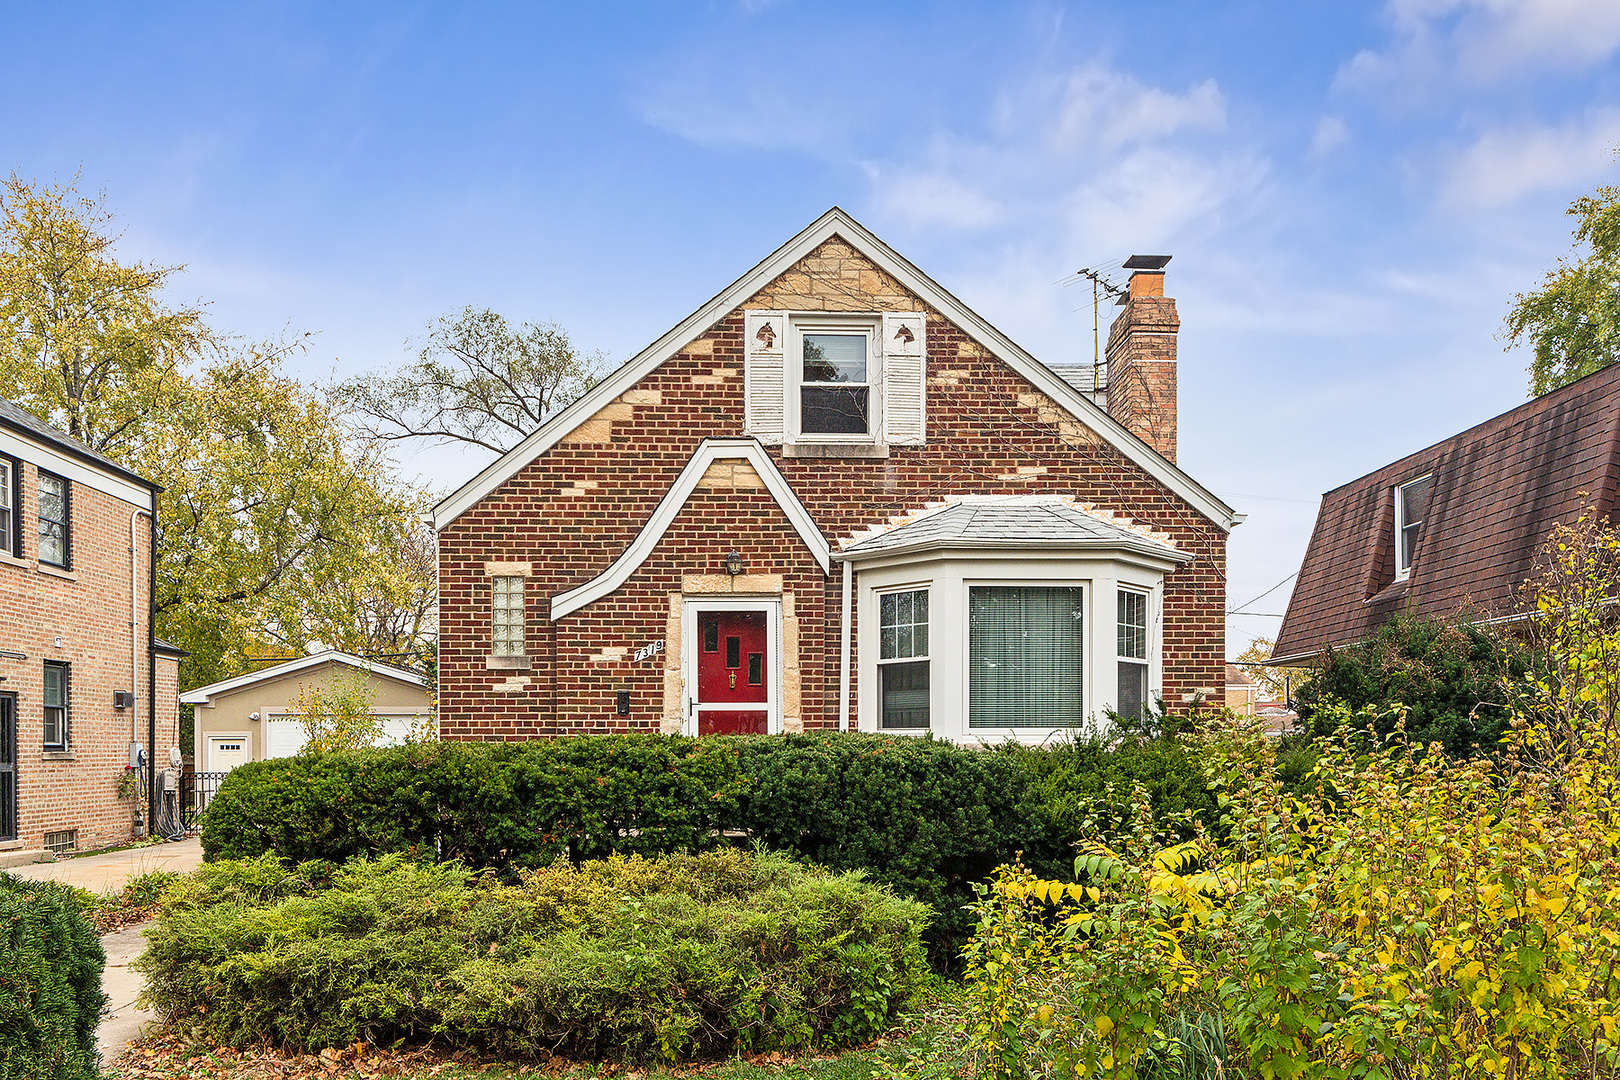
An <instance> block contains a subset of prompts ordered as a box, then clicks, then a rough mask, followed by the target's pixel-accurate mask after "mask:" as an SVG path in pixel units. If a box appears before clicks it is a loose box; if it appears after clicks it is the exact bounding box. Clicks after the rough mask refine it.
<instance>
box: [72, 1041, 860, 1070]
mask: <svg viewBox="0 0 1620 1080" xmlns="http://www.w3.org/2000/svg"><path fill="white" fill-rule="evenodd" d="M852 1052H854V1051H852ZM834 1056H836V1055H824V1056H823V1055H804V1056H803V1057H795V1056H793V1055H792V1054H783V1053H779V1052H771V1053H764V1054H749V1055H744V1056H743V1057H742V1058H741V1061H743V1062H746V1063H747V1064H750V1065H754V1066H758V1067H761V1068H774V1069H782V1068H787V1067H791V1066H793V1065H795V1064H808V1063H810V1062H813V1061H829V1060H831V1059H832V1057H834ZM737 1063H738V1062H737V1061H736V1060H727V1061H706V1062H694V1063H691V1064H688V1065H681V1066H675V1067H673V1068H661V1069H659V1070H658V1072H659V1073H660V1074H662V1075H664V1076H676V1077H697V1076H700V1075H702V1074H704V1073H708V1072H712V1071H715V1070H718V1069H722V1068H726V1067H730V1066H735V1065H736V1064H737ZM571 1072H577V1073H580V1074H582V1075H591V1076H597V1077H618V1078H620V1080H647V1071H646V1070H645V1069H642V1068H634V1067H627V1066H624V1065H619V1064H612V1063H605V1064H589V1063H583V1062H578V1061H572V1060H569V1059H567V1058H559V1057H553V1058H549V1059H545V1060H541V1061H528V1062H523V1061H506V1060H494V1059H489V1058H484V1057H480V1056H478V1055H476V1054H472V1053H469V1052H467V1051H453V1052H452V1051H444V1050H436V1049H434V1048H432V1047H420V1046H419V1047H412V1048H402V1049H397V1050H392V1049H388V1048H385V1047H376V1046H370V1045H368V1044H366V1043H356V1044H354V1045H353V1046H349V1047H344V1048H343V1049H341V1050H339V1049H326V1050H322V1051H320V1052H319V1053H313V1054H300V1053H282V1052H280V1051H277V1050H274V1049H272V1048H270V1047H262V1046H261V1047H250V1048H248V1049H245V1050H238V1049H235V1048H233V1047H208V1046H203V1045H199V1044H198V1043H197V1042H195V1041H194V1040H192V1039H190V1038H188V1037H186V1036H183V1035H179V1034H158V1035H153V1036H148V1037H146V1038H143V1039H139V1040H137V1041H136V1042H134V1043H131V1044H130V1046H129V1048H128V1049H127V1050H125V1051H124V1053H123V1054H121V1055H119V1057H118V1058H117V1059H116V1060H115V1061H113V1062H112V1063H111V1064H110V1065H109V1066H108V1069H107V1071H106V1072H105V1073H104V1074H103V1076H104V1077H106V1078H108V1080H194V1078H195V1080H201V1078H203V1077H208V1078H210V1080H214V1078H220V1080H373V1078H380V1077H409V1078H437V1077H440V1075H441V1074H447V1075H450V1076H456V1077H475V1076H478V1075H479V1074H486V1075H490V1076H497V1077H535V1078H536V1080H541V1078H547V1077H560V1076H562V1075H564V1074H566V1073H571Z"/></svg>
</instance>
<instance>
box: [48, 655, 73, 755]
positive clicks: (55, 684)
mask: <svg viewBox="0 0 1620 1080" xmlns="http://www.w3.org/2000/svg"><path fill="white" fill-rule="evenodd" d="M42 696H43V698H44V704H45V748H46V749H47V750H62V749H65V748H66V747H67V743H68V666H67V665H66V664H58V663H56V662H55V661H51V660H47V661H45V686H44V693H43V695H42Z"/></svg>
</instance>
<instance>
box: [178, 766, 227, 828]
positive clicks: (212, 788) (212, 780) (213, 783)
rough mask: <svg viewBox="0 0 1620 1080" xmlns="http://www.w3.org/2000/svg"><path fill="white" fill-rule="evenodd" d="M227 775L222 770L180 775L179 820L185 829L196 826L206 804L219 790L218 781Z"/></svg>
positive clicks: (206, 808) (206, 809) (205, 809)
mask: <svg viewBox="0 0 1620 1080" xmlns="http://www.w3.org/2000/svg"><path fill="white" fill-rule="evenodd" d="M227 775H228V774H227V773H222V772H188V773H186V774H185V775H184V776H183V777H181V781H180V782H181V785H182V787H181V790H180V806H181V822H182V823H183V824H184V825H185V827H186V828H187V829H195V828H196V827H197V823H198V822H199V821H200V820H202V816H203V814H205V813H206V812H207V811H208V804H209V803H210V802H212V801H213V799H214V796H215V795H216V794H217V793H218V792H219V784H220V781H222V780H224V779H225V777H226V776H227Z"/></svg>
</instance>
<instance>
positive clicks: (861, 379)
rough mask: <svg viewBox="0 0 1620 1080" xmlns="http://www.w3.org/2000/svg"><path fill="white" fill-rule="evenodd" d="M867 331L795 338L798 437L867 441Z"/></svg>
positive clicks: (805, 334)
mask: <svg viewBox="0 0 1620 1080" xmlns="http://www.w3.org/2000/svg"><path fill="white" fill-rule="evenodd" d="M871 337H872V335H871V332H870V330H863V331H842V332H838V333H832V332H826V331H809V330H806V331H804V332H802V333H800V335H799V343H800V353H801V360H802V363H801V366H800V382H799V402H798V404H799V434H801V435H810V436H817V437H822V436H831V437H833V438H838V437H842V436H852V435H853V436H864V437H870V436H871V434H872V431H873V428H872V421H873V417H872V383H871V379H870V376H871V375H872V374H873V372H872V366H873V365H872V364H871V363H870V359H871V357H870V353H871V349H870V345H871Z"/></svg>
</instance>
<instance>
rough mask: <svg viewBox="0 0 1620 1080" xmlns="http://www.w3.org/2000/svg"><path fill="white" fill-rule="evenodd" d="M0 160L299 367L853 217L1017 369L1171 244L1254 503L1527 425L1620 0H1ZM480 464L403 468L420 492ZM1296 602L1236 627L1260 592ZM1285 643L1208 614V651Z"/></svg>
mask: <svg viewBox="0 0 1620 1080" xmlns="http://www.w3.org/2000/svg"><path fill="white" fill-rule="evenodd" d="M6 26H7V38H8V42H7V49H6V55H7V63H6V65H5V66H4V67H3V68H0V98H3V99H4V100H5V101H6V102H8V104H9V105H10V107H9V108H8V109H7V110H6V111H7V121H6V124H5V125H4V126H3V127H0V169H15V170H16V171H17V172H19V173H20V174H22V175H23V176H25V177H33V178H38V179H41V180H49V179H59V180H61V179H67V178H69V177H71V176H72V175H73V174H74V173H76V172H77V173H79V174H80V176H81V186H82V187H83V188H85V189H88V190H100V191H104V192H105V194H106V198H107V203H108V205H109V207H110V208H111V209H113V210H114V211H115V212H116V213H117V215H118V217H119V220H120V222H121V224H122V225H123V226H124V230H125V231H124V236H123V240H122V243H121V251H122V252H123V253H124V254H125V255H127V256H129V257H133V258H139V259H143V260H150V261H155V262H160V263H169V264H176V263H183V264H185V265H186V266H187V268H188V269H187V270H186V272H185V273H184V274H183V275H181V276H180V277H178V278H177V279H176V284H175V288H174V294H175V297H176V298H177V299H187V300H191V299H202V300H205V301H207V302H208V303H209V305H210V312H211V318H212V320H213V322H214V323H215V324H216V325H217V326H219V327H220V328H221V329H224V330H227V331H230V332H232V333H236V334H240V335H243V336H245V337H250V338H258V337H265V336H272V335H278V334H282V333H284V332H292V333H296V332H303V331H313V332H315V334H316V337H315V338H314V339H313V340H314V345H313V347H312V349H311V350H310V351H309V352H308V353H307V354H306V355H305V356H304V357H303V358H301V359H300V360H298V361H297V362H296V366H297V368H298V370H299V371H300V373H301V374H303V375H304V376H306V377H308V378H311V379H325V378H329V377H332V376H334V375H335V376H339V377H341V376H345V375H348V374H352V373H356V372H359V371H364V370H369V369H374V368H378V367H383V366H387V365H391V364H394V363H397V362H399V361H400V360H402V359H403V358H405V357H406V356H408V355H409V350H408V349H407V347H406V344H405V343H406V341H407V339H410V338H413V337H415V336H418V335H420V333H421V331H422V329H423V327H424V326H425V324H426V323H427V322H428V321H429V320H430V319H432V318H433V317H435V316H438V315H441V314H444V313H447V312H451V311H453V310H455V309H457V308H459V307H460V306H462V305H465V304H478V305H488V306H490V307H493V308H495V309H496V310H499V311H501V312H503V313H505V314H507V315H508V316H509V317H512V318H514V319H519V320H555V321H557V322H559V323H561V324H563V325H564V326H565V327H567V328H568V329H569V331H570V332H571V333H572V335H573V337H574V339H575V341H576V342H577V343H578V344H579V345H581V346H582V347H584V348H586V349H600V350H603V351H604V352H606V353H607V354H608V356H609V357H610V359H611V360H613V361H615V362H617V361H620V360H623V359H625V358H627V357H628V356H630V355H632V354H633V353H635V352H636V351H638V350H639V349H641V348H642V347H643V346H644V345H646V344H647V343H648V342H649V341H651V340H652V339H653V338H655V337H657V336H658V335H659V334H660V333H662V332H663V331H664V330H666V329H667V328H668V327H669V326H671V325H673V324H674V323H675V322H677V321H678V320H680V319H681V318H682V317H684V316H685V315H686V314H688V313H689V312H690V311H691V310H693V309H694V308H696V307H697V306H698V305H699V304H701V303H702V302H703V301H704V300H706V299H707V298H708V297H710V296H711V295H713V294H714V293H715V292H716V291H718V290H719V289H720V288H721V287H722V286H724V285H725V284H727V283H728V282H730V281H731V280H732V279H733V278H735V277H736V276H737V275H738V274H740V273H741V272H743V271H744V270H746V269H747V268H748V267H750V266H752V265H753V264H754V263H755V262H756V261H757V260H758V259H760V258H762V257H763V256H764V255H765V254H767V253H768V252H769V251H771V250H772V249H773V248H775V247H776V246H777V245H778V244H780V243H781V242H782V241H783V240H785V239H787V238H788V237H789V236H791V235H792V234H793V233H794V232H796V231H797V230H798V229H800V228H801V227H802V226H804V225H805V224H807V223H808V222H810V221H811V220H812V219H814V218H815V217H816V216H817V215H819V214H820V213H821V212H822V211H824V210H825V209H826V208H827V207H829V206H831V205H834V204H837V205H841V206H843V207H844V208H845V209H847V210H849V211H850V212H852V213H853V214H855V215H856V216H857V217H858V218H860V219H861V220H862V221H863V222H865V223H866V224H867V225H868V226H869V227H871V228H872V229H873V230H874V231H875V232H877V233H878V235H880V236H882V237H883V238H884V239H886V240H887V241H888V242H889V243H890V244H892V245H893V246H894V247H895V248H897V249H898V250H900V251H901V252H902V253H903V254H905V255H907V256H908V257H909V258H910V259H911V260H912V261H913V262H915V263H916V264H917V265H918V266H920V267H921V268H922V269H923V270H925V271H926V272H928V273H929V274H931V275H932V276H933V277H935V278H936V279H937V280H939V281H940V282H941V283H943V284H944V285H945V286H946V287H947V288H949V289H950V290H951V291H952V292H954V293H955V294H956V295H957V296H959V297H960V298H961V299H963V300H964V301H965V302H966V303H968V304H969V305H970V306H972V307H974V308H976V309H977V310H978V311H979V312H981V313H982V314H983V315H985V316H986V317H987V318H989V319H990V320H991V321H992V322H994V323H996V324H997V325H998V326H999V327H1001V328H1002V329H1003V330H1004V331H1005V332H1007V333H1008V334H1009V335H1010V336H1011V337H1012V338H1013V339H1014V340H1016V341H1018V342H1020V343H1021V344H1023V345H1024V346H1026V347H1027V348H1029V349H1030V350H1031V351H1033V352H1034V353H1035V354H1036V355H1037V356H1039V357H1041V358H1043V359H1047V360H1051V361H1064V360H1076V359H1089V356H1090V311H1089V310H1088V308H1089V294H1086V295H1083V294H1082V291H1081V290H1080V289H1079V288H1072V287H1071V288H1065V287H1063V286H1061V285H1060V284H1058V283H1059V282H1060V281H1061V280H1062V279H1064V278H1065V277H1067V276H1068V275H1070V274H1071V272H1072V271H1074V270H1075V269H1077V268H1079V267H1081V266H1095V265H1098V264H1101V263H1104V262H1108V261H1113V262H1114V263H1115V264H1117V262H1118V261H1119V260H1120V259H1122V258H1123V257H1124V256H1126V255H1129V254H1132V253H1136V252H1151V253H1169V254H1171V255H1173V256H1174V261H1173V262H1172V263H1171V265H1170V267H1169V276H1168V279H1167V291H1168V292H1169V293H1170V294H1171V295H1173V296H1175V297H1176V298H1177V300H1178V302H1179V306H1180V312H1181V316H1182V332H1181V369H1180V378H1181V464H1182V466H1183V467H1184V468H1186V469H1187V470H1188V471H1189V472H1190V473H1191V474H1192V475H1193V476H1194V477H1196V478H1197V479H1199V480H1200V481H1201V482H1203V483H1204V484H1205V485H1206V486H1208V487H1210V488H1211V489H1213V490H1215V491H1217V492H1220V493H1221V494H1222V495H1223V496H1225V497H1226V498H1227V500H1228V501H1229V502H1231V503H1232V504H1233V505H1235V506H1236V507H1237V508H1238V509H1240V510H1242V511H1244V512H1246V513H1248V514H1249V520H1248V522H1247V523H1246V524H1244V525H1243V526H1241V527H1240V528H1239V529H1238V530H1237V531H1236V533H1234V534H1233V538H1232V545H1231V572H1230V600H1231V603H1232V605H1234V606H1236V605H1241V604H1244V603H1245V602H1247V601H1249V599H1250V597H1253V596H1256V595H1257V594H1259V593H1261V592H1262V591H1264V590H1265V589H1267V588H1268V587H1269V586H1272V585H1273V584H1276V583H1277V582H1278V580H1279V579H1282V578H1283V577H1284V575H1287V574H1289V573H1291V572H1292V571H1293V570H1295V569H1296V568H1297V567H1298V564H1299V560H1300V557H1301V556H1302V554H1303V552H1304V546H1305V543H1306V540H1307V539H1308V537H1309V533H1310V527H1311V524H1312V522H1313V521H1314V518H1315V513H1316V498H1317V496H1318V495H1319V494H1320V493H1321V492H1323V491H1326V490H1328V489H1330V488H1333V487H1336V486H1338V485H1339V484H1342V483H1344V482H1346V481H1348V480H1351V479H1353V478H1355V477H1356V476H1358V475H1360V474H1362V473H1364V472H1366V471H1368V470H1370V469H1373V468H1376V467H1377V466H1379V465H1381V464H1384V463H1385V462H1387V461H1390V460H1392V459H1394V458H1396V457H1398V456H1401V455H1404V454H1406V453H1409V452H1410V451H1412V450H1415V449H1418V448H1420V447H1422V446H1424V445H1427V444H1429V443H1431V442H1434V441H1436V440H1438V439H1440V438H1443V437H1445V436H1447V435H1449V434H1451V433H1453V432H1454V431H1457V430H1460V429H1461V428H1464V427H1466V426H1469V425H1471V424H1474V423H1477V422H1479V421H1481V420H1484V419H1486V418H1488V417H1490V416H1492V415H1495V414H1496V413H1499V412H1501V411H1503V410H1505V409H1508V408H1511V407H1512V406H1514V405H1516V404H1518V403H1520V402H1521V401H1523V400H1524V399H1525V396H1526V389H1525V388H1526V376H1525V373H1524V368H1525V365H1526V363H1527V357H1525V356H1524V355H1522V354H1520V353H1511V352H1504V351H1503V348H1502V343H1501V342H1500V341H1498V340H1497V339H1496V337H1495V335H1496V333H1497V331H1498V329H1499V327H1500V324H1501V319H1502V316H1503V314H1504V312H1505V311H1506V309H1507V306H1508V304H1509V302H1510V300H1511V298H1512V296H1513V294H1514V293H1515V292H1516V291H1518V290H1521V289H1525V288H1528V287H1531V286H1533V285H1534V283H1535V282H1536V281H1537V280H1538V279H1539V278H1540V276H1541V275H1542V274H1543V273H1544V272H1545V271H1546V270H1547V269H1548V268H1550V267H1551V265H1552V264H1553V263H1554V261H1555V260H1556V259H1557V257H1558V256H1559V255H1561V254H1564V253H1565V252H1566V251H1567V250H1568V247H1569V228H1570V222H1569V220H1568V219H1567V218H1566V217H1565V216H1564V214H1563V211H1564V209H1565V208H1566V207H1567V205H1568V204H1569V202H1570V201H1571V200H1572V199H1573V198H1575V197H1576V196H1578V195H1581V194H1583V193H1585V192H1588V191H1590V190H1591V189H1592V188H1593V187H1594V186H1596V185H1597V184H1600V183H1616V182H1620V180H1617V177H1620V169H1617V168H1616V165H1615V158H1614V155H1613V152H1612V151H1613V149H1614V148H1615V147H1617V146H1620V61H1617V59H1616V53H1617V51H1620V4H1617V3H1615V2H1614V0H1389V2H1387V3H1367V4H1353V3H1348V2H1346V3H1340V2H1328V0H1287V2H1284V0H1276V2H1273V3H1258V2H1234V3H1212V2H1207V0H1206V2H1179V3H1178V2H1170V0H1167V2H1161V3H1154V4H1121V3H1107V4H1103V3H1097V4H1080V3H1076V4H1049V3H1037V4H1022V3H1005V2H1004V3H984V4H975V3H932V4H930V3H894V4H873V3H865V4H858V3H845V4H841V3H809V2H805V0H777V2H769V0H715V2H712V3H707V4H704V3H693V4H677V3H665V4H630V3H623V4H595V5H591V4H577V3H576V4H543V3H532V4H499V3H481V4H464V5H449V4H425V3H416V4H411V3H398V2H394V3H376V4H359V3H349V4H341V5H334V4H328V3H319V4H317V3H304V4H300V3H280V4H253V3H244V4H232V5H222V4H194V5H185V4H162V3H152V4H143V5H114V4H110V3H99V4H98V3H82V4H73V5H61V4H36V3H18V2H12V3H9V4H8V5H7V20H6ZM480 464H481V462H480V461H479V460H475V459H472V458H467V457H461V456H458V455H456V454H446V453H444V452H442V451H436V452H430V453H420V454H416V455H414V456H411V457H408V458H407V459H406V460H405V461H404V462H403V467H404V468H405V469H406V470H407V472H409V473H412V474H418V473H419V474H421V475H422V476H423V477H424V479H426V480H428V481H430V482H432V483H435V484H437V485H439V486H441V487H446V486H453V485H454V484H456V483H459V482H460V481H461V480H463V479H465V478H466V477H467V476H470V475H471V474H472V472H474V471H476V468H477V467H478V466H479V465H480ZM1287 591H1288V586H1287V585H1284V586H1283V587H1282V588H1280V589H1278V590H1277V591H1275V592H1272V593H1270V594H1269V595H1267V596H1266V597H1264V598H1263V599H1261V600H1259V601H1257V602H1255V603H1254V604H1253V605H1252V606H1251V607H1250V608H1249V609H1248V610H1254V611H1261V612H1281V611H1282V610H1283V604H1284V603H1285V602H1286V596H1287ZM1277 623H1278V620H1276V619H1268V618H1245V617H1236V618H1234V619H1233V620H1232V622H1231V633H1230V636H1229V645H1230V647H1231V648H1232V649H1233V650H1234V651H1235V650H1237V649H1239V648H1241V647H1242V646H1243V645H1244V644H1245V643H1246V642H1247V640H1248V637H1249V636H1250V635H1252V634H1255V633H1271V632H1274V631H1275V628H1276V626H1277Z"/></svg>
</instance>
